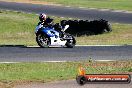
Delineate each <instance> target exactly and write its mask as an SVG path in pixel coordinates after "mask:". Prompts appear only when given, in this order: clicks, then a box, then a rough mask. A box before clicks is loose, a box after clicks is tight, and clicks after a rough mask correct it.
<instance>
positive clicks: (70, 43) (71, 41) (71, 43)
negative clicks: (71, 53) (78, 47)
mask: <svg viewBox="0 0 132 88" xmlns="http://www.w3.org/2000/svg"><path fill="white" fill-rule="evenodd" d="M70 36H71V37H72V39H68V40H67V42H66V46H67V48H73V47H74V46H75V44H76V40H75V38H74V37H73V36H72V35H70Z"/></svg>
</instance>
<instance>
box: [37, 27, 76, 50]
mask: <svg viewBox="0 0 132 88" xmlns="http://www.w3.org/2000/svg"><path fill="white" fill-rule="evenodd" d="M68 27H69V25H65V26H64V28H62V27H61V31H57V30H56V29H55V27H44V26H43V25H42V24H39V25H38V26H37V27H36V30H35V34H36V42H37V43H38V45H39V46H40V47H43V48H44V47H50V46H62V47H68V48H73V47H74V46H75V44H76V40H75V38H74V37H73V36H72V35H71V34H68V33H65V30H66V29H67V28H68Z"/></svg>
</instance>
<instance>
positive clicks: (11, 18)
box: [0, 10, 132, 46]
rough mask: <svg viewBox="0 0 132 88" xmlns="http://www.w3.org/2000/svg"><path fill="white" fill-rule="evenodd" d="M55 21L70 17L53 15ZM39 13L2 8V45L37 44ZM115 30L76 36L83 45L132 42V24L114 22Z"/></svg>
mask: <svg viewBox="0 0 132 88" xmlns="http://www.w3.org/2000/svg"><path fill="white" fill-rule="evenodd" d="M52 18H54V21H55V23H57V22H60V20H63V19H68V18H60V17H52ZM38 21H39V20H38V15H35V14H27V13H21V12H13V11H5V10H0V45H25V46H26V45H35V46H36V45H37V44H36V41H35V33H34V30H35V27H36V25H37V23H38ZM111 25H112V29H113V31H112V32H111V33H104V34H100V35H93V36H81V37H76V40H77V44H81V45H109V44H111V45H124V44H132V25H131V24H118V23H112V24H111Z"/></svg>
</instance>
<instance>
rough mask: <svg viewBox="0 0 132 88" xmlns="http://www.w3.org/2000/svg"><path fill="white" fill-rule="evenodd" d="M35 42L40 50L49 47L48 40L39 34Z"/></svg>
mask: <svg viewBox="0 0 132 88" xmlns="http://www.w3.org/2000/svg"><path fill="white" fill-rule="evenodd" d="M36 42H37V43H38V45H39V46H40V47H42V48H45V47H49V45H50V38H49V37H47V36H46V35H44V34H41V33H40V34H37V35H36Z"/></svg>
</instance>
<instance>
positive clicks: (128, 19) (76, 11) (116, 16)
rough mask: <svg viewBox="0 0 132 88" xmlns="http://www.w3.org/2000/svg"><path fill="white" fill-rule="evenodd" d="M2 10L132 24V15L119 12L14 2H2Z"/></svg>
mask: <svg viewBox="0 0 132 88" xmlns="http://www.w3.org/2000/svg"><path fill="white" fill-rule="evenodd" d="M0 8H1V9H8V10H15V11H24V12H30V13H37V14H38V13H42V12H44V13H47V14H48V15H54V16H59V17H72V18H78V19H85V20H86V19H87V20H94V19H105V20H108V21H110V22H116V23H129V24H131V23H132V13H125V12H119V11H112V10H109V11H101V10H97V9H81V8H73V7H62V6H53V5H52V6H51V5H38V4H26V3H14V2H2V1H0Z"/></svg>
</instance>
